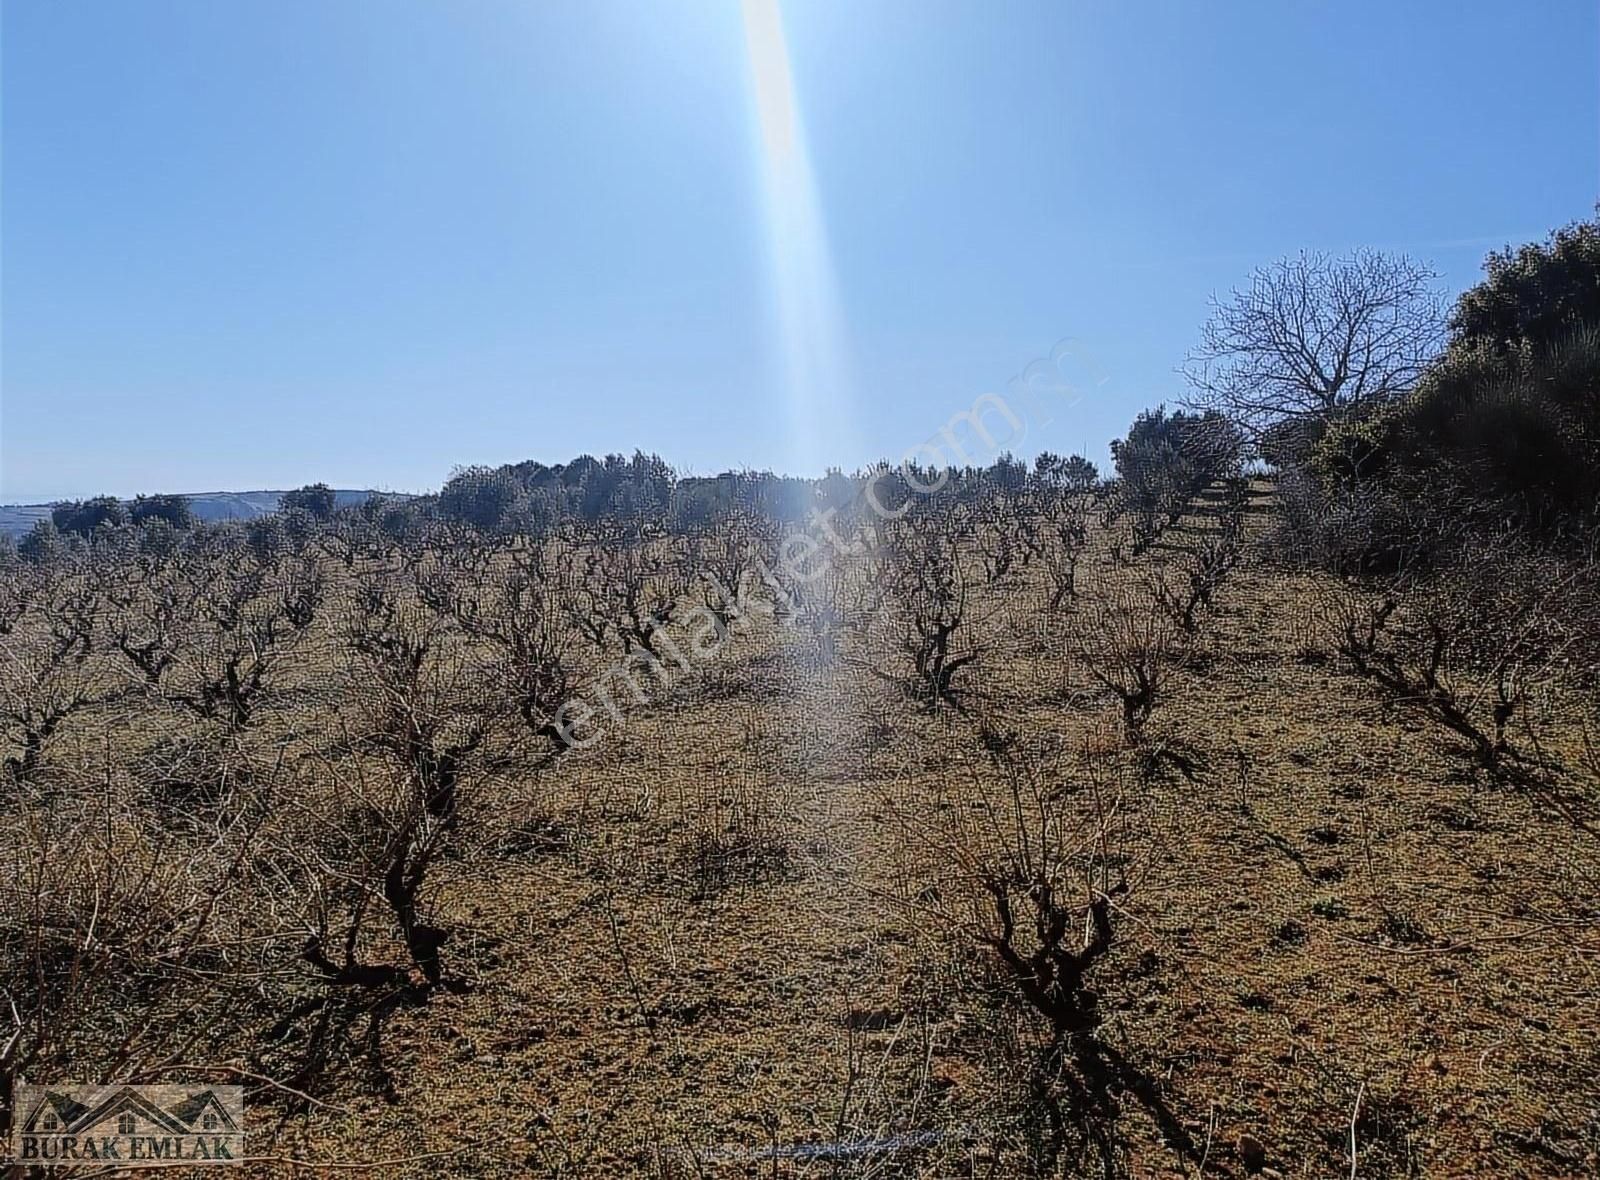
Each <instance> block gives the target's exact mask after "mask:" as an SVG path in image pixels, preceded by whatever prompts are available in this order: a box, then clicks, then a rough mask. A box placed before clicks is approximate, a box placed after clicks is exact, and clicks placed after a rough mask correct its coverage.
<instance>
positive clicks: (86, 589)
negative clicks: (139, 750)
mask: <svg viewBox="0 0 1600 1180" xmlns="http://www.w3.org/2000/svg"><path fill="white" fill-rule="evenodd" d="M24 576H26V577H27V578H28V580H29V583H30V585H29V588H28V589H27V590H26V591H25V592H24V591H20V590H17V589H15V588H13V593H14V594H16V601H17V602H19V603H20V604H21V609H19V610H18V611H17V613H15V614H14V615H12V614H10V612H9V610H8V612H7V614H8V617H7V618H6V619H5V629H4V632H3V633H0V726H3V728H4V730H5V732H6V736H7V737H8V738H9V739H10V740H11V741H10V744H12V745H13V746H14V747H15V748H16V750H17V752H16V753H14V754H8V755H7V757H6V759H5V768H6V771H7V772H8V773H9V774H10V775H11V776H12V777H13V778H14V779H18V780H21V779H28V778H31V777H32V776H33V775H34V774H35V773H36V772H37V771H38V770H39V767H40V764H41V761H42V760H43V757H44V752H45V745H46V743H47V742H48V741H49V740H50V738H51V737H52V736H53V735H54V734H55V732H56V730H57V728H58V727H59V726H60V725H61V723H62V722H64V721H65V720H66V719H67V718H68V717H70V716H71V715H72V714H74V713H76V712H78V711H79V710H80V709H83V708H84V707H85V706H87V705H89V704H91V703H92V702H93V701H94V700H96V699H97V698H98V696H99V694H100V692H101V691H102V683H103V682H102V675H101V669H102V664H101V661H100V660H99V659H98V658H96V657H97V652H96V643H95V636H96V618H97V615H98V606H99V603H100V596H99V594H98V592H97V590H96V588H95V587H94V585H93V584H92V583H91V582H89V581H88V580H87V579H86V578H84V577H81V576H79V575H77V574H76V573H74V572H72V571H69V570H61V569H59V568H57V569H50V570H46V571H40V572H38V573H36V574H26V575H24Z"/></svg>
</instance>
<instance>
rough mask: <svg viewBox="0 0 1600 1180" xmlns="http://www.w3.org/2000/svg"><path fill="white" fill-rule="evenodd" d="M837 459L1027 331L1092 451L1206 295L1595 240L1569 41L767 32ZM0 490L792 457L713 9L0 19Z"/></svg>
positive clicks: (888, 436) (867, 24) (1150, 381)
mask: <svg viewBox="0 0 1600 1180" xmlns="http://www.w3.org/2000/svg"><path fill="white" fill-rule="evenodd" d="M783 30H784V35H785V37H786V40H787V51H788V55H789V64H790V69H791V72H792V77H793V89H794V94H795V98H796V102H797V104H798V109H799V112H800V116H801V119H802V120H803V124H804V130H805V143H806V146H807V148H808V150H809V156H810V171H811V174H812V179H813V181H814V188H815V199H816V206H817V211H818V220H819V222H820V224H821V227H822V229H823V230H824V231H825V234H826V244H827V247H828V252H829V254H830V256H831V267H832V272H833V280H834V292H835V293H836V302H837V321H838V324H839V325H840V331H839V341H838V348H839V352H840V368H841V370H842V372H843V373H844V374H845V379H846V381H847V384H848V388H849V393H850V399H849V404H850V407H851V409H850V416H851V419H852V420H851V421H850V422H849V423H841V424H840V428H839V429H838V430H837V431H834V430H833V429H832V426H831V423H830V424H827V427H826V429H824V431H823V434H824V437H829V438H836V439H837V440H838V447H839V453H838V454H837V455H836V456H835V458H836V461H837V462H839V463H841V464H843V465H844V466H846V467H850V466H854V465H857V464H860V463H862V462H865V461H867V460H869V459H870V458H873V457H876V456H880V455H882V456H888V457H890V458H895V457H898V456H899V455H900V454H901V453H902V452H904V451H905V450H906V449H907V448H908V447H910V446H913V445H914V444H916V443H917V442H918V441H920V440H921V439H923V438H926V437H927V436H928V435H930V434H932V433H933V432H934V431H936V430H937V429H938V427H939V426H940V425H941V424H942V423H943V422H945V421H946V420H947V419H948V418H949V416H950V415H951V414H953V413H955V412H957V411H959V410H961V409H962V408H963V407H966V406H969V405H970V404H971V403H972V401H973V399H974V398H976V397H978V396H979V395H980V394H982V393H984V392H986V391H1003V390H1004V388H1005V385H1006V382H1007V381H1008V380H1009V379H1010V378H1011V377H1012V376H1013V375H1014V374H1016V373H1017V372H1019V371H1020V370H1021V369H1022V368H1023V367H1024V366H1025V365H1027V364H1028V363H1029V362H1030V361H1031V360H1033V359H1034V358H1036V357H1039V356H1041V355H1044V354H1046V353H1048V352H1049V350H1050V348H1051V347H1052V345H1054V344H1055V343H1056V342H1057V341H1059V340H1061V339H1063V338H1072V339H1074V340H1075V341H1077V342H1079V343H1078V345H1077V347H1078V349H1079V351H1080V353H1082V354H1085V355H1090V356H1092V357H1093V366H1094V370H1095V371H1096V373H1097V374H1098V379H1099V380H1100V384H1098V386H1097V387H1096V388H1095V389H1094V392H1093V396H1092V397H1090V398H1088V399H1087V400H1085V401H1084V402H1082V403H1080V404H1079V405H1077V406H1076V407H1075V408H1073V409H1072V410H1071V412H1070V413H1063V414H1060V415H1058V416H1056V418H1055V419H1054V420H1053V421H1052V422H1051V423H1050V424H1049V425H1048V426H1042V427H1038V428H1036V429H1034V430H1033V431H1032V432H1031V433H1030V435H1029V437H1028V438H1027V439H1026V440H1024V441H1023V443H1022V448H1021V449H1023V450H1024V451H1029V452H1031V451H1036V450H1038V449H1041V448H1049V449H1057V450H1060V449H1077V448H1086V449H1087V450H1088V451H1089V452H1090V453H1092V454H1096V455H1100V454H1103V451H1104V447H1105V444H1106V442H1107V440H1108V439H1110V438H1111V437H1113V436H1115V435H1117V434H1119V433H1121V432H1122V430H1123V429H1124V428H1125V427H1126V425H1127V423H1128V421H1129V420H1130V419H1131V418H1132V416H1133V415H1134V413H1135V412H1137V411H1138V410H1139V409H1140V408H1142V407H1144V406H1146V405H1151V404H1154V403H1157V402H1160V401H1172V400H1175V399H1176V398H1177V397H1179V396H1181V393H1182V382H1181V379H1180V378H1179V377H1178V376H1177V375H1176V374H1175V373H1174V368H1175V366H1177V365H1178V364H1179V362H1180V361H1181V360H1182V358H1183V355H1184V353H1185V351H1186V350H1187V349H1188V348H1189V347H1190V346H1191V345H1192V344H1193V342H1194V341H1195V339H1196V336H1197V332H1198V327H1199V324H1200V323H1201V321H1202V320H1203V318H1204V316H1205V313H1206V299H1207V296H1208V295H1209V294H1210V293H1211V292H1213V291H1218V290H1222V291H1225V290H1226V289H1227V288H1228V287H1229V286H1230V285H1232V284H1234V283H1235V282H1238V281H1239V280H1241V279H1242V278H1244V277H1245V276H1246V275H1247V274H1248V272H1249V271H1250V269H1251V268H1252V267H1253V266H1255V265H1257V264H1259V263H1261V262H1264V261H1267V260H1269V259H1271V258H1273V257H1275V256H1278V255H1281V254H1284V253H1286V252H1291V251H1294V250H1297V249H1300V248H1302V247H1307V248H1315V249H1323V250H1332V251H1342V250H1347V249H1351V248H1353V247H1357V246H1364V245H1371V246H1378V247H1382V248H1387V249H1391V250H1404V251H1407V252H1410V253H1412V254H1414V255H1417V256H1420V257H1423V258H1426V259H1429V260H1431V261H1432V262H1433V263H1434V265H1435V266H1436V268H1437V269H1438V270H1440V271H1441V272H1442V274H1443V276H1444V284H1445V285H1446V286H1447V287H1448V288H1449V289H1450V290H1452V291H1454V290H1459V289H1460V288H1461V287H1462V286H1464V285H1466V284H1468V283H1470V282H1471V281H1472V280H1473V279H1474V277H1475V276H1476V274H1477V273H1478V270H1479V266H1480V264H1481V261H1482V257H1483V255H1484V253H1485V252H1486V251H1487V250H1489V249H1490V248H1493V247H1495V246H1497V245H1500V244H1504V243H1507V242H1517V241H1522V240H1526V239H1530V238H1537V237H1542V236H1543V235H1544V233H1545V232H1546V231H1548V230H1549V229H1551V228H1553V227H1554V226H1556V225H1558V224H1561V223H1564V222H1567V221H1570V220H1573V219H1575V218H1579V217H1583V216H1587V215H1588V214H1590V212H1591V211H1592V209H1593V206H1594V201H1595V198H1596V192H1597V188H1600V16H1597V5H1595V4H1594V3H1593V2H1592V0H1541V2H1540V3H1537V4H1513V3H1486V2H1468V3H1462V2H1461V0H1456V2H1452V3H1444V2H1439V3H1396V2H1394V0H1388V2H1385V3H1348V2H1346V3H1337V4H1336V3H1323V4H1311V3H1295V4H1285V3H1281V2H1279V0H1274V2H1270V3H1269V2H1261V3H1214V4H1204V5H1202V4H1198V3H1193V4H1179V3H1124V2H1120V0H1119V2H1116V3H1111V2H1107V3H1080V2H1076V0H1073V2H1059V0H1058V2H1051V3H1023V2H1020V0H985V2H977V0H974V2H971V3H948V2H942V0H895V2H879V0H805V2H804V3H801V2H799V0H786V2H785V3H784V4H783ZM0 53H3V61H0V66H3V92H0V101H3V131H0V149H3V161H0V163H3V194H0V196H3V212H0V246H3V267H4V271H3V299H4V303H3V311H0V319H3V322H0V328H3V372H0V377H3V382H4V385H3V402H0V460H3V465H0V498H3V499H6V500H19V499H35V498H53V497H58V496H68V495H85V494H90V493H94V492H100V491H107V492H112V493H116V494H122V495H127V494H131V493H133V492H136V491H163V490H171V491H203V490H213V489H219V488H229V489H245V488H259V487H285V486H293V485H297V484H300V483H305V482H307V481H311V480H318V479H321V480H327V481H328V482H330V483H334V484H336V485H338V486H344V487H367V486H371V487H381V488H392V489H397V490H424V489H428V488H432V487H436V486H437V485H438V484H439V483H440V482H441V481H442V480H443V478H444V477H445V476H446V475H447V473H448V472H449V470H450V468H451V467H452V466H454V465H456V464H464V463H474V462H484V463H499V462H508V461H514V460H520V459H524V458H535V459H540V460H543V461H545V462H555V461H560V460H564V459H567V458H570V457H572V456H573V455H575V454H578V453H580V452H584V451H589V452H593V453H603V452H607V451H631V450H632V449H634V448H635V447H640V448H644V449H646V450H655V451H659V452H660V453H661V454H662V455H664V456H665V457H666V458H668V459H669V460H670V461H672V462H673V463H674V464H677V465H679V466H680V467H682V468H684V469H687V470H690V471H694V472H697V473H709V472H714V471H717V470H721V469H723V468H726V467H730V466H757V467H767V466H773V467H779V468H782V467H786V466H789V465H790V463H791V461H792V456H793V455H794V453H795V451H794V447H793V440H792V438H791V437H790V435H791V434H792V423H791V420H790V418H789V416H788V414H787V413H786V409H785V393H784V385H785V375H784V374H785V370H784V360H783V348H782V342H781V341H780V340H779V339H778V336H779V332H778V330H777V328H776V327H775V323H774V320H775V317H774V311H773V307H774V293H773V289H774V276H773V274H772V273H771V271H772V266H771V258H772V256H773V243H772V242H771V241H770V235H771V229H770V227H771V225H772V221H771V219H770V218H769V216H768V211H767V210H766V209H765V208H764V201H765V200H766V198H765V196H764V190H763V183H762V175H763V174H762V170H761V156H760V150H759V145H760V143H761V137H760V134H759V130H758V120H757V115H756V109H755V103H754V100H753V98H752V91H753V87H752V80H751V66H750V62H749V60H748V59H749V54H748V53H747V51H746V41H745V33H744V25H743V22H742V19H741V10H740V6H739V4H738V2H737V0H680V2H675V3H674V2H668V0H649V2H645V0H636V2H630V3H621V2H615V0H583V2H582V3H554V2H549V3H542V2H540V3H536V2H532V0H516V2H509V0H472V2H470V3H462V2H449V3H446V2H444V0H433V2H428V3H422V2H418V0H271V2H270V3H269V2H264V0H229V3H226V4H216V3H212V2H210V0H181V2H166V0H130V2H128V3H117V4H111V3H106V2H104V0H6V2H5V4H4V8H3V29H0Z"/></svg>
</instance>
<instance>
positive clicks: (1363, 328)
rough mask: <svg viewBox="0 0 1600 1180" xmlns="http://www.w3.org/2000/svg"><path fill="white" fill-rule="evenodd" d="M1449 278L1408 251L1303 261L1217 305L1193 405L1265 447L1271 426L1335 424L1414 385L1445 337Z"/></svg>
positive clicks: (1257, 277) (1191, 368)
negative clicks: (1442, 286)
mask: <svg viewBox="0 0 1600 1180" xmlns="http://www.w3.org/2000/svg"><path fill="white" fill-rule="evenodd" d="M1437 277H1438V276H1437V275H1436V274H1435V272H1434V271H1433V270H1431V269H1429V268H1428V267H1427V266H1425V265H1423V264H1422V263H1419V262H1415V261H1413V260H1412V259H1410V258H1407V257H1405V256H1404V255H1400V256H1395V255H1389V254H1383V253H1380V252H1378V251H1375V250H1361V251H1358V252H1356V253H1355V254H1352V255H1350V256H1349V257H1347V258H1333V257H1330V256H1328V255H1326V254H1306V253H1301V254H1299V255H1297V256H1295V257H1292V258H1283V259H1280V260H1278V261H1277V262H1274V263H1272V264H1270V265H1268V266H1264V267H1261V268H1260V269H1258V270H1257V271H1256V272H1255V274H1254V275H1252V276H1251V280H1250V285H1249V286H1248V287H1246V288H1243V289H1235V290H1234V291H1233V293H1232V294H1231V295H1230V296H1229V297H1228V298H1227V299H1225V300H1224V299H1219V298H1216V297H1213V299H1212V314H1211V318H1210V320H1208V321H1207V323H1206V325H1205V328H1204V329H1203V335H1202V339H1201V343H1200V346H1199V347H1198V348H1196V349H1195V350H1194V351H1192V352H1191V353H1190V354H1189V356H1188V359H1187V360H1186V361H1185V363H1184V366H1183V372H1184V375H1185V376H1186V377H1187V378H1188V379H1189V384H1190V386H1191V387H1192V390H1193V392H1192V393H1191V395H1190V397H1189V398H1188V400H1187V402H1186V404H1187V405H1189V406H1191V407H1194V408H1197V409H1206V410H1220V411H1222V412H1223V413H1224V414H1226V415H1228V417H1230V418H1232V419H1233V420H1234V421H1235V422H1237V423H1238V424H1239V426H1240V427H1241V428H1243V429H1244V430H1246V431H1247V432H1248V433H1249V434H1250V435H1251V436H1252V437H1253V438H1255V439H1256V440H1257V441H1258V442H1259V440H1260V438H1261V436H1262V434H1263V432H1264V431H1266V430H1267V429H1268V428H1269V427H1273V426H1276V425H1278V424H1280V423H1285V422H1294V421H1296V420H1299V421H1306V422H1315V421H1320V420H1326V419H1328V418H1330V417H1332V416H1333V415H1334V414H1336V413H1338V412H1340V411H1342V410H1345V409H1347V408H1349V407H1352V406H1357V405H1362V404H1364V403H1368V402H1375V401H1382V400H1385V399H1389V398H1393V397H1395V396H1396V395H1398V394H1400V393H1403V392H1404V391H1405V390H1407V389H1409V388H1410V387H1411V384H1412V382H1413V381H1415V379H1416V377H1417V375H1418V373H1420V372H1421V370H1422V367H1423V366H1424V365H1425V364H1426V363H1427V362H1428V360H1429V359H1430V358H1431V357H1432V356H1433V355H1434V353H1435V352H1436V351H1437V350H1438V347H1439V343H1440V341H1441V339H1442V336H1443V331H1444V317H1443V301H1442V298H1441V296H1440V295H1439V293H1438V292H1437V291H1436V290H1434V288H1433V287H1432V285H1431V284H1432V283H1433V281H1434V279H1436V278H1437Z"/></svg>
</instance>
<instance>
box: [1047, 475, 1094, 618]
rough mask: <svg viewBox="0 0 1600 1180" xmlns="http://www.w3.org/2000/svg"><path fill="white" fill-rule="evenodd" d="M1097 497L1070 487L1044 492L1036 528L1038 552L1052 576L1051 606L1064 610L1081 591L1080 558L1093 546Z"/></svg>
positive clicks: (1054, 608)
mask: <svg viewBox="0 0 1600 1180" xmlns="http://www.w3.org/2000/svg"><path fill="white" fill-rule="evenodd" d="M1093 503H1094V502H1093V498H1092V496H1091V495H1090V493H1088V492H1082V491H1075V490H1072V489H1068V488H1061V489H1049V490H1046V491H1043V492H1041V493H1040V496H1039V501H1038V522H1037V527H1036V531H1035V536H1036V538H1037V546H1038V554H1039V557H1040V559H1041V561H1042V563H1043V565H1044V570H1045V576H1046V577H1047V578H1049V580H1050V609H1051V610H1052V611H1056V610H1060V609H1061V607H1062V605H1063V604H1064V603H1065V602H1066V601H1067V600H1068V599H1069V598H1071V597H1072V596H1073V595H1074V594H1076V593H1077V586H1078V562H1079V560H1080V559H1081V558H1082V557H1083V554H1084V551H1085V550H1086V549H1087V548H1088V547H1089V515H1090V512H1091V510H1092V508H1093Z"/></svg>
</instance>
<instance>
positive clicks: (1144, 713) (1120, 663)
mask: <svg viewBox="0 0 1600 1180" xmlns="http://www.w3.org/2000/svg"><path fill="white" fill-rule="evenodd" d="M1074 646H1075V649H1076V654H1077V656H1078V659H1079V660H1080V661H1081V662H1082V664H1083V666H1084V667H1085V668H1087V669H1088V671H1089V674H1090V675H1091V676H1092V677H1093V678H1094V679H1095V680H1096V681H1098V682H1099V683H1100V684H1102V685H1103V686H1105V687H1106V688H1108V689H1110V690H1111V691H1112V692H1113V693H1115V694H1116V697H1117V700H1118V701H1119V702H1120V703H1121V705H1122V719H1123V723H1124V724H1125V726H1126V728H1127V731H1128V733H1129V735H1130V736H1134V735H1137V734H1138V733H1139V731H1140V730H1141V729H1142V727H1143V726H1144V723H1145V722H1146V721H1147V720H1149V718H1150V714H1151V713H1152V712H1153V711H1154V710H1155V707H1156V704H1157V702H1158V701H1159V700H1160V697H1161V692H1162V689H1163V688H1164V686H1165V685H1166V682H1167V678H1168V676H1169V675H1170V674H1171V672H1172V670H1173V668H1174V667H1175V666H1176V664H1177V661H1178V658H1179V656H1181V655H1182V649H1181V644H1180V642H1179V634H1178V627H1177V624H1176V623H1175V622H1174V621H1173V619H1172V617H1171V616H1170V615H1169V614H1168V613H1167V612H1166V611H1165V610H1163V609H1162V608H1161V605H1160V603H1158V602H1157V601H1156V600H1155V599H1154V598H1153V597H1151V596H1150V595H1149V594H1148V593H1146V592H1144V591H1142V590H1140V589H1138V588H1136V587H1135V586H1133V585H1130V584H1127V583H1117V584H1115V585H1113V586H1111V587H1110V588H1109V590H1108V591H1107V592H1106V593H1104V594H1102V595H1101V596H1099V597H1098V598H1097V600H1096V601H1095V603H1094V604H1093V607H1092V609H1090V610H1088V611H1086V612H1085V613H1084V614H1083V615H1082V616H1081V617H1080V620H1079V623H1078V626H1077V627H1076V629H1075V633H1074Z"/></svg>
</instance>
